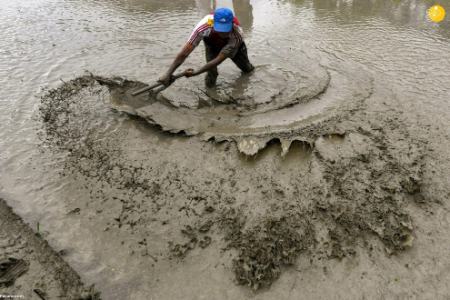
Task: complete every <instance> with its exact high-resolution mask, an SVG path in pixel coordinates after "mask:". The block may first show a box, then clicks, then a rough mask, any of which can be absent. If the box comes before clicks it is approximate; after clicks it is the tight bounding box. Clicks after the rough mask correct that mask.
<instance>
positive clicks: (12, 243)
mask: <svg viewBox="0 0 450 300" xmlns="http://www.w3.org/2000/svg"><path fill="white" fill-rule="evenodd" d="M0 220H1V221H0V225H1V226H0V238H1V244H0V294H1V295H4V297H6V298H7V295H10V296H11V297H16V298H20V297H21V298H24V299H75V300H95V299H100V293H99V292H98V291H96V289H95V288H94V286H91V287H87V286H85V285H84V284H83V282H82V281H81V279H80V276H79V275H78V274H77V273H76V272H75V271H74V270H73V269H72V268H71V267H70V266H69V265H68V264H67V263H66V262H65V261H64V260H63V258H62V256H61V254H59V253H56V252H55V251H54V250H53V249H52V248H51V247H50V245H49V244H48V243H47V242H46V241H45V240H44V239H43V238H42V236H41V234H42V232H34V231H33V230H32V229H31V228H30V227H29V226H28V225H26V224H25V223H24V222H23V221H22V219H21V218H20V217H18V216H17V215H16V214H15V213H14V212H13V211H12V209H11V208H10V207H9V206H8V205H7V204H6V202H5V200H3V199H1V198H0Z"/></svg>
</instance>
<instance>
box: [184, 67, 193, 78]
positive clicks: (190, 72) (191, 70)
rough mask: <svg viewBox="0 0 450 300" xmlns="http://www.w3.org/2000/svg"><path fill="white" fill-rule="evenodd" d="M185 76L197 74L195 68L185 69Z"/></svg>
mask: <svg viewBox="0 0 450 300" xmlns="http://www.w3.org/2000/svg"><path fill="white" fill-rule="evenodd" d="M184 76H186V77H192V76H195V72H194V69H186V70H185V71H184Z"/></svg>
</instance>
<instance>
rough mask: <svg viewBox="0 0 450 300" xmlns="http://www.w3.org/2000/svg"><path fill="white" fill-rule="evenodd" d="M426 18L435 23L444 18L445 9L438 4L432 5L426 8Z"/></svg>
mask: <svg viewBox="0 0 450 300" xmlns="http://www.w3.org/2000/svg"><path fill="white" fill-rule="evenodd" d="M428 18H430V20H431V21H433V22H436V23H439V22H441V21H442V20H444V18H445V9H444V8H443V7H442V6H440V5H438V4H436V5H433V6H432V7H430V8H429V9H428Z"/></svg>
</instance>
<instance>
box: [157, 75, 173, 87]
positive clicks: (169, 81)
mask: <svg viewBox="0 0 450 300" xmlns="http://www.w3.org/2000/svg"><path fill="white" fill-rule="evenodd" d="M158 81H159V82H161V83H162V84H164V86H169V85H171V84H172V82H173V78H172V75H171V74H165V75H164V76H162V77H160V78H159V79H158Z"/></svg>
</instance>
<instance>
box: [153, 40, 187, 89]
mask: <svg viewBox="0 0 450 300" xmlns="http://www.w3.org/2000/svg"><path fill="white" fill-rule="evenodd" d="M193 50H194V46H192V45H191V44H189V43H187V44H186V45H184V47H183V49H181V51H180V52H179V53H178V54H177V56H176V57H175V60H174V61H173V63H172V64H171V65H170V67H169V69H168V70H167V72H166V74H164V76H162V77H161V78H160V79H159V81H160V82H162V83H164V85H170V83H171V77H172V74H173V72H175V70H176V69H177V68H178V67H179V66H181V65H182V64H183V63H184V61H185V60H186V58H187V57H188V56H189V54H191V52H192V51H193Z"/></svg>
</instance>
